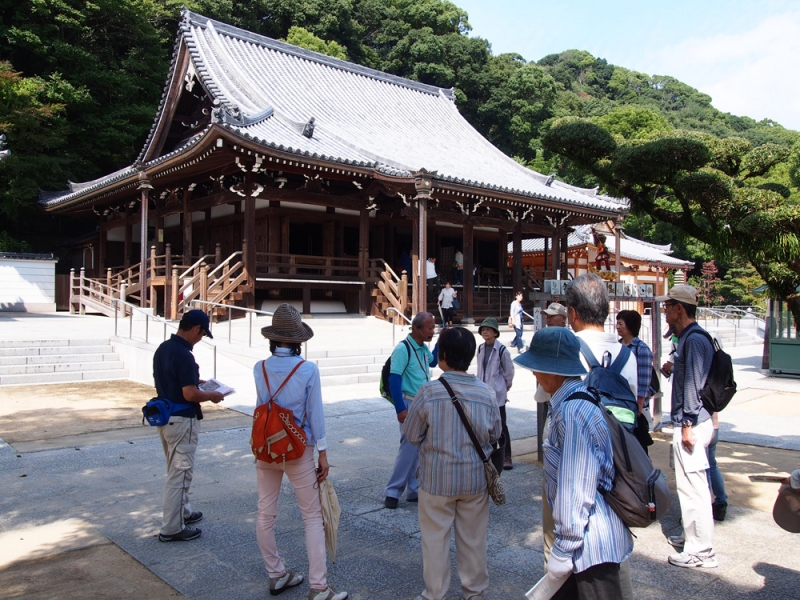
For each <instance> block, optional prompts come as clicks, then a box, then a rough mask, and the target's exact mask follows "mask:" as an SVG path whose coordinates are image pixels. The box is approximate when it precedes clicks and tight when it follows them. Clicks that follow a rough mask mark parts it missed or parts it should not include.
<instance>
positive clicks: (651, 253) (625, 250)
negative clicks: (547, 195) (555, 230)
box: [508, 225, 692, 267]
mask: <svg viewBox="0 0 800 600" xmlns="http://www.w3.org/2000/svg"><path fill="white" fill-rule="evenodd" d="M545 241H547V248H548V249H550V248H551V247H552V244H551V241H550V238H546V239H545V238H538V239H530V240H522V251H523V252H543V251H544V244H545ZM590 243H593V240H592V228H591V226H590V225H581V226H579V227H576V228H575V231H573V232H572V233H570V234H569V236H568V237H567V247H569V248H579V247H582V246H586V245H587V244H590ZM620 245H621V246H622V258H627V259H630V260H642V261H646V262H652V263H656V262H659V261H661V263H662V264H663V265H666V266H676V267H685V266H687V265H690V266H691V265H692V263H691V261H686V260H681V259H680V258H675V257H674V256H669V255H670V254H672V245H671V244H666V245H657V244H650V243H649V242H643V241H642V240H637V239H636V238H633V237H630V236H628V235H625V234H624V233H623V234H622V236H621V238H620ZM606 247H607V248H608V251H609V253H610V254H614V255H615V254H616V248H617V240H616V239H615V237H614V236H613V235H607V236H606ZM508 252H509V254H511V253H512V252H513V244H512V243H509V244H508ZM612 262H613V261H612Z"/></svg>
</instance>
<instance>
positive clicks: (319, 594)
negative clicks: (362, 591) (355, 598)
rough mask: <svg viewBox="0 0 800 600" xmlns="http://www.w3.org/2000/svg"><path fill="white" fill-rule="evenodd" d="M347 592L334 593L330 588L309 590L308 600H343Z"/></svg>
mask: <svg viewBox="0 0 800 600" xmlns="http://www.w3.org/2000/svg"><path fill="white" fill-rule="evenodd" d="M345 598H347V592H335V591H334V590H333V588H332V587H331V586H328V589H327V590H322V591H320V590H313V589H312V590H309V592H308V600H345Z"/></svg>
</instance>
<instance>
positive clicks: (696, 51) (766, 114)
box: [647, 12, 800, 130]
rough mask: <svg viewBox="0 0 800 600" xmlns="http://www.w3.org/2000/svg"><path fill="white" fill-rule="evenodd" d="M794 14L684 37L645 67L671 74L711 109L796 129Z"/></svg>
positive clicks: (799, 23)
mask: <svg viewBox="0 0 800 600" xmlns="http://www.w3.org/2000/svg"><path fill="white" fill-rule="evenodd" d="M798 57H800V12H792V13H786V14H783V15H777V16H771V17H768V18H766V19H764V20H763V21H761V22H760V23H758V24H756V25H755V27H753V28H752V29H750V30H748V31H744V32H741V33H739V34H720V35H715V36H711V37H705V38H689V39H687V40H684V41H682V42H679V43H677V44H675V45H673V46H668V47H666V48H663V49H662V50H660V51H659V52H658V54H657V55H655V56H654V57H653V60H652V61H647V62H648V63H649V68H648V71H651V72H653V73H657V74H660V75H672V76H673V77H677V78H678V79H680V80H681V81H683V82H685V83H688V84H689V85H691V86H692V87H696V88H697V89H699V90H700V91H701V92H704V93H706V94H709V95H710V96H711V97H712V98H713V104H714V106H715V107H716V108H718V109H720V110H722V111H725V112H731V113H733V114H736V115H746V116H748V117H752V118H754V119H756V120H761V119H764V118H770V119H774V120H776V121H778V122H779V123H780V124H781V125H784V126H785V127H789V128H791V129H798V130H800V77H798V65H797V60H798Z"/></svg>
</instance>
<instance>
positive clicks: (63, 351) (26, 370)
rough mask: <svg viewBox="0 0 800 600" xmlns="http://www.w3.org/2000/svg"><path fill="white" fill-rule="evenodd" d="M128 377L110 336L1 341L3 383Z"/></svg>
mask: <svg viewBox="0 0 800 600" xmlns="http://www.w3.org/2000/svg"><path fill="white" fill-rule="evenodd" d="M127 377H128V370H127V369H125V367H124V365H123V363H122V362H121V361H120V360H119V357H118V356H117V355H116V354H115V353H114V351H113V349H112V348H111V345H110V343H109V341H108V339H80V340H78V339H75V340H14V341H0V385H12V384H37V385H38V384H43V383H65V382H73V381H97V380H101V379H127Z"/></svg>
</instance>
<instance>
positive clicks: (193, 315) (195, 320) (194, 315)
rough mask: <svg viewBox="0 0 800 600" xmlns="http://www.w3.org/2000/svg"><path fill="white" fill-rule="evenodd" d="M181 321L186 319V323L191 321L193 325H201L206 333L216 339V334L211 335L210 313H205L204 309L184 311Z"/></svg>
mask: <svg viewBox="0 0 800 600" xmlns="http://www.w3.org/2000/svg"><path fill="white" fill-rule="evenodd" d="M181 321H184V322H186V323H191V324H192V325H200V327H201V328H202V329H203V331H204V332H205V334H206V335H207V336H208V337H210V338H211V339H212V340H213V339H214V336H213V335H211V328H210V327H209V322H208V315H207V314H206V313H204V312H203V311H202V310H198V309H194V310H190V311H189V312H186V313H183V316H182V317H181Z"/></svg>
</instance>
